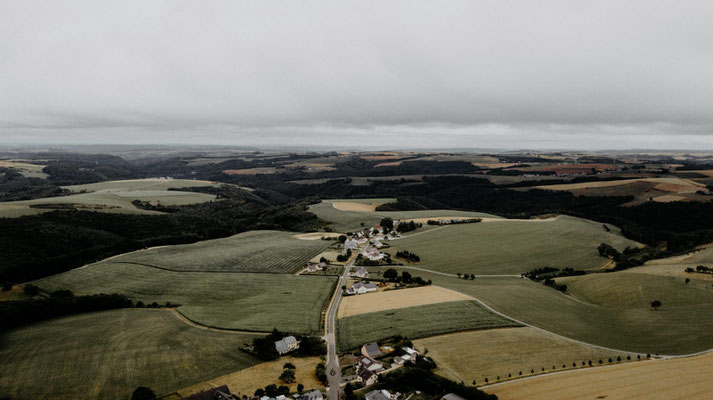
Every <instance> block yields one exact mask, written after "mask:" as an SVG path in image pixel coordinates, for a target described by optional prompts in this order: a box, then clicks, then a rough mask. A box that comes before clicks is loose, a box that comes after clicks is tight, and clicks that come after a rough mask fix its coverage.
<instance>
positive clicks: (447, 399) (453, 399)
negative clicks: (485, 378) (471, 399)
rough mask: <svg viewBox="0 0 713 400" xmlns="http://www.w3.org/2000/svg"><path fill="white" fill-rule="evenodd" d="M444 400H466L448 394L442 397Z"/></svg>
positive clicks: (453, 394)
mask: <svg viewBox="0 0 713 400" xmlns="http://www.w3.org/2000/svg"><path fill="white" fill-rule="evenodd" d="M441 399H443V400H465V399H464V398H462V397H460V396H458V395H457V394H455V393H448V394H447V395H445V396H443V397H441Z"/></svg>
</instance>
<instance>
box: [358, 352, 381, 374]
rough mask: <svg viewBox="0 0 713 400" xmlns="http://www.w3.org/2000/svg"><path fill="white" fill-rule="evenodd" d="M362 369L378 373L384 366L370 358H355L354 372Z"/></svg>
mask: <svg viewBox="0 0 713 400" xmlns="http://www.w3.org/2000/svg"><path fill="white" fill-rule="evenodd" d="M362 369H368V370H369V371H374V372H379V371H383V370H384V364H382V363H380V362H378V361H376V360H374V359H373V358H371V357H366V356H362V357H359V358H357V362H356V364H355V366H354V370H356V371H357V372H358V371H361V370H362Z"/></svg>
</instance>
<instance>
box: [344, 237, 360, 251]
mask: <svg viewBox="0 0 713 400" xmlns="http://www.w3.org/2000/svg"><path fill="white" fill-rule="evenodd" d="M358 247H359V242H357V241H356V240H353V239H350V240H347V241H346V242H344V248H345V249H348V250H356V249H357V248H358Z"/></svg>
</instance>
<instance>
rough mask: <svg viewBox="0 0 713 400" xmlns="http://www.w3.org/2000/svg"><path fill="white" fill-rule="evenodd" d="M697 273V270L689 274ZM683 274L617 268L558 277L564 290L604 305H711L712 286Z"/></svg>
mask: <svg viewBox="0 0 713 400" xmlns="http://www.w3.org/2000/svg"><path fill="white" fill-rule="evenodd" d="M689 275H696V274H689ZM684 279H685V278H675V277H666V276H660V275H653V274H645V273H639V272H637V269H633V270H632V272H629V271H620V272H611V273H605V274H589V275H583V276H571V277H566V278H558V279H557V282H558V283H564V284H566V285H567V292H568V293H569V294H570V295H571V296H572V297H574V298H576V299H579V300H581V301H584V302H587V303H591V304H594V305H599V306H603V307H615V308H646V307H649V306H650V304H651V302H652V301H653V300H660V301H661V302H662V303H663V304H664V305H665V306H667V307H668V306H687V305H709V306H713V290H712V289H710V288H708V289H706V288H704V287H703V285H701V284H700V283H698V282H695V281H694V282H690V283H688V284H686V283H685V282H684Z"/></svg>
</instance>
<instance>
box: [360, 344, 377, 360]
mask: <svg viewBox="0 0 713 400" xmlns="http://www.w3.org/2000/svg"><path fill="white" fill-rule="evenodd" d="M361 354H363V355H364V356H366V357H372V358H374V357H379V356H380V355H381V349H380V348H379V344H378V343H376V342H371V343H366V344H365V345H363V346H361Z"/></svg>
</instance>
